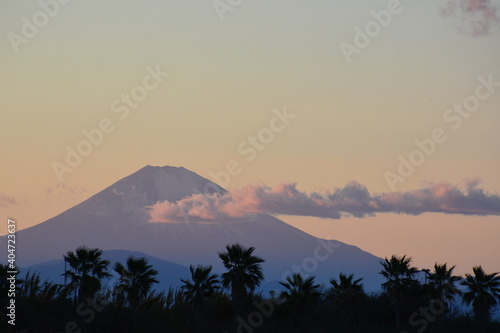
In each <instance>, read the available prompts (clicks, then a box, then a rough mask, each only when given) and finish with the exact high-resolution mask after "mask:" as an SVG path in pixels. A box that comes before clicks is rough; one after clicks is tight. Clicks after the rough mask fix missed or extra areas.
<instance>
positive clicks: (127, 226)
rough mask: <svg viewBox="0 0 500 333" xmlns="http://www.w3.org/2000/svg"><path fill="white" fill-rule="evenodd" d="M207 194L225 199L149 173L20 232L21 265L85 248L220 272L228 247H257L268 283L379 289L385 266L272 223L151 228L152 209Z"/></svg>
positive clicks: (203, 186) (207, 187)
mask: <svg viewBox="0 0 500 333" xmlns="http://www.w3.org/2000/svg"><path fill="white" fill-rule="evenodd" d="M200 192H201V193H204V192H217V193H221V194H222V193H225V192H226V191H225V190H224V189H223V188H221V187H220V186H218V185H216V184H214V183H212V182H210V181H209V180H207V179H205V178H203V177H200V176H199V175H197V174H195V173H193V172H191V171H189V170H186V169H184V168H175V167H152V166H146V167H144V168H142V169H141V170H139V171H137V172H135V173H134V174H132V175H130V176H128V177H125V178H123V179H122V180H120V181H118V182H116V183H114V184H113V185H111V186H109V187H107V188H106V189H104V190H103V191H101V192H99V193H97V194H96V195H94V196H92V197H91V198H89V199H87V200H86V201H84V202H82V203H80V204H79V205H76V206H75V207H73V208H70V209H68V210H67V211H65V212H63V213H62V214H60V215H58V216H56V217H54V218H51V219H49V220H47V221H46V222H43V223H41V224H39V225H36V226H34V227H31V228H28V229H26V230H22V231H19V232H18V234H17V238H18V242H19V244H20V245H19V247H18V248H19V249H18V253H17V255H18V257H17V258H18V262H19V264H20V265H22V266H26V265H32V264H35V263H40V262H45V261H48V260H51V259H55V258H61V256H62V255H63V254H64V253H65V252H67V251H69V250H74V249H75V248H76V247H78V246H79V245H83V244H85V245H87V246H89V247H99V248H102V249H104V250H110V249H125V250H129V251H140V252H143V253H147V254H149V255H152V256H155V257H158V258H160V259H162V260H167V261H170V262H174V263H177V264H180V265H184V266H189V264H194V265H197V264H205V265H207V264H211V265H213V266H214V269H215V270H216V271H219V272H221V271H223V267H222V264H221V262H220V259H219V258H218V256H217V253H218V252H221V251H224V247H225V245H226V244H231V243H241V244H243V245H245V246H254V247H255V248H256V250H255V254H256V255H258V256H261V257H263V258H264V259H265V260H266V262H265V263H264V265H263V267H264V274H265V276H266V280H281V279H282V278H283V276H284V274H286V273H289V272H291V271H293V270H299V271H301V272H302V273H304V274H312V275H317V276H318V280H319V281H320V282H327V281H328V279H329V278H331V277H335V276H337V275H338V273H339V272H340V271H342V272H344V273H355V274H356V275H357V276H362V277H364V278H365V286H366V287H367V288H368V289H369V290H374V289H378V288H379V285H380V282H381V277H380V275H379V274H377V272H378V271H379V270H380V265H379V261H380V258H377V257H375V256H373V255H371V254H369V253H367V252H364V251H362V250H360V249H359V248H357V247H355V246H351V245H348V244H344V243H341V242H336V241H325V240H321V239H318V238H315V237H313V236H311V235H309V234H306V233H304V232H302V231H300V230H298V229H296V228H294V227H292V226H290V225H288V224H286V223H284V222H282V221H280V220H279V219H277V218H275V217H273V216H271V215H267V214H259V215H257V216H255V217H254V218H246V219H245V218H240V219H236V220H226V221H216V222H214V223H150V222H148V220H149V214H148V210H147V207H148V206H151V205H153V204H155V203H157V202H161V201H166V200H167V201H171V202H174V201H177V200H180V199H182V198H184V197H187V196H189V195H191V194H193V193H200Z"/></svg>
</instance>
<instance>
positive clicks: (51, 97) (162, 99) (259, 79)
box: [0, 0, 500, 274]
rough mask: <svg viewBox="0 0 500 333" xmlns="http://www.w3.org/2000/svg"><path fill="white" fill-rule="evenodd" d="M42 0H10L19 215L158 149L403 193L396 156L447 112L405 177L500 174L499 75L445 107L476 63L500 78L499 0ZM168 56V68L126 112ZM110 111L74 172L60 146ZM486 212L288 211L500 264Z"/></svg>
mask: <svg viewBox="0 0 500 333" xmlns="http://www.w3.org/2000/svg"><path fill="white" fill-rule="evenodd" d="M42 2H43V3H57V4H58V5H57V6H58V7H57V8H56V7H54V6H52V7H50V6H49V7H47V8H50V9H49V10H51V11H52V13H51V14H52V16H49V15H47V14H43V13H44V9H43V8H42V7H41V5H40V4H39V2H38V1H22V2H19V1H14V0H8V1H2V2H1V4H0V34H1V36H2V38H1V39H0V63H1V67H2V71H1V75H0V90H1V91H2V94H1V95H0V106H1V111H0V114H1V121H0V142H1V143H0V145H1V151H2V156H3V161H2V169H1V170H2V172H1V173H0V215H1V216H3V219H4V220H5V221H6V220H7V218H9V217H10V218H15V219H16V220H17V221H18V225H19V227H20V228H21V229H23V228H27V227H30V226H33V225H35V224H38V223H40V222H43V221H45V220H47V219H48V218H50V217H53V216H55V215H57V214H59V213H61V212H63V211H64V210H66V209H68V208H70V207H72V206H74V205H76V204H77V203H79V202H81V201H83V200H84V199H86V198H88V197H90V196H92V195H93V194H95V193H97V192H98V191H100V190H102V189H104V188H105V187H107V186H109V185H111V184H112V183H114V182H115V181H117V180H119V179H121V178H123V177H125V176H127V175H129V174H131V173H133V172H135V171H137V170H138V169H140V168H142V167H143V166H145V165H172V166H184V167H185V168H187V169H189V170H192V171H194V172H196V173H198V174H200V175H201V176H203V177H206V178H209V179H211V180H214V181H216V180H215V179H213V178H211V177H210V173H211V172H219V171H221V170H225V169H226V165H227V164H228V162H229V161H236V162H238V163H239V166H240V168H241V172H239V173H238V174H237V175H234V176H232V177H231V178H230V182H229V183H228V184H221V185H226V186H225V187H226V188H227V189H228V190H235V189H239V188H241V187H244V186H247V185H249V184H254V185H258V186H260V185H263V184H266V185H269V186H275V185H277V184H280V183H283V182H287V183H297V188H298V189H300V190H301V191H303V192H306V193H311V192H314V191H317V192H327V191H330V192H332V191H334V190H335V189H337V188H343V187H344V186H345V185H346V184H348V183H350V182H351V181H356V182H358V183H359V184H362V185H363V186H366V188H367V189H368V190H369V191H370V193H372V194H376V193H389V192H392V190H393V189H394V188H391V186H389V184H388V182H387V181H386V177H385V174H386V172H392V173H394V174H397V172H398V165H399V163H400V161H399V160H398V158H399V156H402V157H404V158H405V159H408V158H409V155H410V154H411V153H412V152H413V151H415V150H416V149H417V148H418V147H417V145H416V144H415V140H424V139H427V138H430V137H432V133H433V131H434V130H435V129H436V128H440V129H442V132H443V133H442V135H445V136H446V137H447V139H446V141H445V142H442V143H437V144H436V147H435V152H433V153H432V154H430V155H429V156H427V155H426V156H425V161H424V162H423V163H422V164H421V165H420V166H417V167H416V168H415V171H414V172H413V173H412V174H411V175H410V176H409V177H405V178H406V181H405V182H404V183H397V184H396V185H395V190H396V192H398V191H413V190H416V189H419V188H422V187H425V186H427V185H426V184H429V183H433V184H443V183H446V184H451V185H452V186H455V187H456V188H459V189H462V190H464V191H465V188H466V186H467V184H470V183H471V181H473V182H475V184H478V185H477V186H478V188H480V189H482V190H483V191H484V192H485V193H487V194H488V195H490V196H493V197H495V196H497V195H498V193H499V192H500V177H499V170H500V86H498V85H497V86H496V88H494V90H495V91H489V90H488V88H485V87H483V88H481V92H482V93H483V95H484V94H485V93H486V92H488V91H489V92H490V94H489V96H488V97H487V98H484V99H483V100H481V101H480V103H479V105H478V106H477V110H476V111H474V112H471V113H470V115H469V116H467V117H460V120H457V118H456V116H457V115H458V113H454V114H453V116H454V117H455V118H454V119H455V120H453V121H451V120H450V118H449V117H451V115H452V114H451V113H447V112H448V110H449V109H452V108H453V107H454V104H461V103H464V101H465V100H466V99H467V98H468V97H470V96H474V95H475V94H476V93H477V87H478V85H480V84H481V82H483V81H481V80H480V79H478V78H480V77H482V78H483V79H486V80H487V79H488V78H490V79H491V80H492V81H494V82H500V0H491V1H488V0H482V1H471V0H460V1H459V0H452V1H448V0H438V1H430V0H429V1H410V0H402V1H401V2H400V4H399V5H397V4H396V3H397V2H396V1H394V0H392V1H370V2H366V1H352V0H338V1H327V0H318V1H296V0H265V1H264V0H262V1H241V3H240V4H239V5H237V6H231V5H228V2H227V1H225V0H221V1H219V7H217V8H218V9H217V8H216V7H215V6H214V2H213V1H184V0H175V1H172V0H163V1H158V0H157V1H130V0H120V1H117V0H110V1H104V2H103V1H97V0H88V1H79V0H72V1H67V4H59V2H56V1H55V0H54V1H50V0H42ZM61 2H63V1H61ZM220 3H222V4H226V5H225V6H226V7H220V6H221V5H220ZM234 3H236V1H235V2H234ZM216 4H217V2H216ZM228 6H229V7H228ZM391 6H393V7H391ZM221 8H226V9H227V8H230V9H231V10H227V11H224V12H221V11H223V10H222V9H221ZM388 8H392V9H393V13H392V14H391V17H390V19H389V18H387V16H386V17H385V19H386V23H387V24H384V25H385V27H384V26H381V25H380V24H378V23H377V24H378V26H379V27H380V31H375V32H374V30H372V31H371V34H372V36H373V37H369V38H370V41H369V43H366V44H368V45H366V46H363V47H358V50H357V52H356V53H353V54H351V57H350V61H348V59H347V58H346V56H345V54H344V52H343V51H342V47H341V46H342V45H344V46H345V45H346V44H350V45H353V46H356V43H355V36H356V34H357V32H356V31H358V30H357V28H359V29H360V30H364V29H365V27H368V28H369V27H370V26H371V27H372V28H373V27H374V26H376V25H377V24H375V25H374V23H373V22H376V21H375V17H374V14H373V13H372V11H374V12H376V13H380V11H381V10H384V11H387V10H388ZM395 8H397V9H395ZM45 10H47V9H45ZM218 11H219V12H218ZM40 13H42V14H40ZM44 15H45V16H44ZM375 16H376V15H375ZM44 18H47V19H46V20H44ZM37 20H38V21H37ZM26 22H28V23H29V24H34V23H33V22H35V23H36V22H38V25H39V27H36V26H35V29H36V30H33V29H30V28H29V27H26V25H27V23H26ZM23 34H24V35H23ZM26 34H28V35H29V36H28V35H26ZM358 42H359V40H358ZM365 42H366V41H365ZM342 43H344V44H342ZM358 46H359V45H358ZM156 69H160V70H161V72H164V73H168V76H167V77H164V78H162V82H157V83H158V84H154V82H156V81H154V80H153V79H151V80H149V81H147V82H148V83H149V84H150V85H152V84H154V86H155V87H154V89H151V90H147V97H145V98H144V100H142V101H140V102H139V103H137V106H134V108H132V107H129V112H128V113H127V115H126V116H124V115H125V111H120V112H118V111H117V108H118V107H120V106H121V107H124V106H125V105H126V103H125V102H123V101H122V98H123V97H122V96H123V94H130V93H131V91H133V90H134V89H136V91H139V90H140V89H139V88H136V87H138V86H141V85H143V84H144V77H145V76H146V75H150V74H149V73H150V71H152V70H153V71H154V70H156ZM492 90H493V89H492ZM117 100H118V102H116V101H117ZM469 100H470V99H469ZM284 109H286V111H287V112H288V113H289V114H292V115H295V116H296V117H295V118H293V119H290V121H289V124H286V126H284V127H283V129H282V130H281V131H280V132H276V133H274V134H273V135H274V137H273V138H272V140H269V141H270V142H269V143H268V144H266V145H265V148H263V149H262V150H256V155H255V157H254V158H253V159H251V160H250V161H249V157H250V155H245V154H242V153H241V149H239V147H241V145H242V144H243V143H244V142H246V141H247V140H248V137H249V136H255V135H258V133H259V132H260V131H262V130H263V129H264V128H266V127H269V126H270V121H271V120H272V119H273V117H275V116H276V112H283V110H284ZM122 110H123V109H122ZM115 111H116V112H115ZM446 114H448V118H447V119H448V120H446V119H445V118H446V116H445V115H446ZM120 116H122V118H120ZM103 119H109V120H110V121H111V125H112V126H113V130H112V132H110V133H108V134H104V135H103V139H102V143H100V144H98V145H97V146H93V147H92V152H91V153H90V154H89V155H88V156H85V157H83V158H82V162H81V164H79V165H78V166H77V167H74V168H72V172H71V173H69V172H68V173H64V175H63V176H62V178H63V181H62V182H61V181H60V179H59V178H58V177H57V175H56V173H55V172H54V168H53V167H54V162H57V163H61V164H64V163H65V158H66V154H67V151H66V147H67V146H69V147H71V148H73V149H76V147H77V145H78V144H79V142H81V141H82V140H85V139H86V138H85V136H84V134H83V133H82V131H84V130H87V131H90V130H92V129H95V128H98V126H99V124H100V123H101V122H102V121H103ZM459 122H460V123H459ZM244 147H247V148H248V147H250V146H244ZM478 179H480V180H481V182H479V183H478ZM216 182H217V181H216ZM219 183H220V182H219ZM497 208H499V207H497ZM499 209H500V208H499ZM497 211H498V210H497ZM480 213H481V212H480ZM496 214H498V213H496ZM484 215H485V216H478V215H461V214H442V213H423V214H420V215H415V216H414V215H404V214H393V213H381V214H377V215H375V216H367V217H362V218H361V217H344V218H342V219H330V218H321V217H306V216H290V215H279V217H280V218H281V219H282V220H284V221H285V222H288V223H290V224H292V225H294V226H296V227H298V228H300V229H302V230H304V231H306V232H309V233H311V234H313V235H315V236H320V237H324V238H326V237H331V238H332V239H337V240H339V241H342V242H346V243H350V244H354V245H357V246H359V247H360V248H362V249H363V250H366V251H368V252H371V253H373V254H375V255H377V256H380V257H385V256H390V255H392V254H401V255H402V254H407V255H410V256H413V257H414V259H415V264H416V265H417V266H418V267H420V268H424V267H429V268H430V267H431V266H432V265H433V264H434V262H435V261H438V262H449V263H450V264H452V265H457V272H458V273H460V274H463V273H465V272H469V271H471V268H472V266H473V265H478V264H482V265H483V267H484V268H485V269H486V270H487V271H488V272H489V271H500V260H499V259H498V254H499V253H500V241H499V239H500V216H498V215H495V214H490V213H488V214H484ZM6 225H7V224H5V226H6ZM6 232H7V227H5V228H3V229H1V230H0V234H5V233H6ZM19 246H22V240H20V244H19Z"/></svg>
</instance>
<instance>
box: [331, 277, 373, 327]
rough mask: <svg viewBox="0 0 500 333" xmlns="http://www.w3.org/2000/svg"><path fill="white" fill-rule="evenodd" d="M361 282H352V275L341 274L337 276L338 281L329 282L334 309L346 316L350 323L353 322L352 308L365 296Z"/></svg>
mask: <svg viewBox="0 0 500 333" xmlns="http://www.w3.org/2000/svg"><path fill="white" fill-rule="evenodd" d="M361 280H363V279H362V278H361V279H357V280H354V274H351V275H349V276H347V275H345V274H343V273H340V274H339V279H338V281H337V280H334V279H332V280H330V283H331V284H332V288H331V289H330V293H331V295H332V296H333V300H334V302H335V305H336V307H337V308H338V309H339V310H340V311H341V312H342V313H343V315H344V316H346V315H348V316H349V319H350V320H351V321H353V320H354V306H355V305H356V304H357V303H358V302H359V301H360V300H361V299H363V297H364V296H365V295H366V294H365V291H364V290H363V284H362V283H361Z"/></svg>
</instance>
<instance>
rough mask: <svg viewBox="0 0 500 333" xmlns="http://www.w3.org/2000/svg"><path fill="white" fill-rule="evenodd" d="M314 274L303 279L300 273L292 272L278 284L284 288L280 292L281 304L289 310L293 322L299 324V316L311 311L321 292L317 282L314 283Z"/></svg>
mask: <svg viewBox="0 0 500 333" xmlns="http://www.w3.org/2000/svg"><path fill="white" fill-rule="evenodd" d="M314 279H315V276H311V277H308V278H306V279H304V278H303V277H302V275H300V274H298V273H294V274H293V275H292V276H288V277H287V278H286V279H285V281H283V282H280V284H281V285H282V286H283V287H285V289H286V290H284V291H282V292H281V293H280V298H281V299H282V300H283V301H284V303H283V305H284V307H285V308H287V309H288V311H290V313H291V315H292V320H293V323H294V324H295V325H296V326H300V317H301V316H302V315H304V314H306V313H307V312H309V311H311V310H312V309H313V308H314V307H315V306H316V304H317V303H318V301H319V299H320V297H321V292H320V291H319V287H320V286H319V284H314Z"/></svg>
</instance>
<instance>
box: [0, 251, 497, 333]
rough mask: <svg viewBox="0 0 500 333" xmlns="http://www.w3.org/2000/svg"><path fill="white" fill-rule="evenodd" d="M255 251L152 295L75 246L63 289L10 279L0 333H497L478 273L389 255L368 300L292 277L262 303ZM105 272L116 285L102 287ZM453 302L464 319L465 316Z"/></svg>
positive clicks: (126, 271)
mask: <svg viewBox="0 0 500 333" xmlns="http://www.w3.org/2000/svg"><path fill="white" fill-rule="evenodd" d="M254 250H255V249H254V248H253V247H250V248H246V247H244V246H242V245H239V244H232V245H227V246H226V248H225V251H224V252H220V253H219V258H220V259H221V260H222V263H223V264H224V267H225V268H226V272H224V273H223V274H221V275H220V276H219V275H217V274H214V273H213V272H212V267H211V266H202V265H198V266H193V265H191V266H190V272H191V278H190V279H181V281H182V283H183V285H182V287H180V288H177V289H173V288H171V289H169V290H165V291H156V290H154V285H155V284H156V283H158V282H159V281H158V280H157V279H156V275H157V274H158V272H157V271H156V270H155V269H154V267H152V265H150V264H149V263H148V262H147V260H146V259H145V258H135V257H129V258H128V259H127V260H126V262H125V263H116V264H115V265H114V266H113V267H110V262H109V261H107V260H104V259H103V258H102V250H100V249H96V248H94V249H89V248H87V247H79V248H77V249H76V250H75V251H69V252H68V253H66V254H65V255H64V256H63V258H64V260H65V261H66V264H67V267H68V269H67V270H66V272H64V274H63V275H64V277H65V281H66V282H65V284H62V285H61V284H56V283H53V282H51V281H42V280H41V278H40V275H39V274H38V273H36V272H27V273H25V275H24V277H23V278H21V275H19V274H18V275H17V278H16V283H15V288H16V296H15V312H16V314H15V315H16V317H15V324H16V325H15V326H13V325H11V324H9V323H8V321H9V320H10V318H9V317H8V316H6V315H2V317H1V318H0V328H1V330H0V331H1V332H18V333H21V332H26V333H28V332H43V333H48V332H54V333H56V332H57V333H60V332H64V333H67V332H70V333H80V332H106V333H114V332H119V333H126V332H134V333H135V332H194V333H197V332H208V333H210V332H217V333H220V332H245V333H247V332H313V333H314V332H318V333H319V332H367V333H368V332H370V333H377V332H380V333H382V332H384V333H386V332H398V333H399V332H407V333H410V332H419V333H422V332H429V333H431V332H454V333H456V332H467V333H476V332H478V333H481V332H484V333H486V332H500V323H499V322H495V321H492V320H491V317H492V313H493V312H494V310H495V309H496V307H497V306H498V304H499V303H500V276H499V275H498V273H491V274H487V273H486V272H484V270H483V269H482V267H481V266H477V267H474V268H473V271H472V274H466V276H465V278H462V277H460V276H455V275H454V274H453V270H454V268H455V266H452V267H449V266H448V265H447V264H446V263H445V264H437V263H436V264H435V265H434V267H433V269H432V270H428V269H424V270H419V269H417V268H416V267H413V266H412V259H411V258H410V257H407V256H402V257H399V256H395V255H393V256H392V257H390V258H385V259H384V260H383V261H382V262H381V271H380V274H382V276H383V277H384V278H385V282H384V283H383V284H382V285H381V289H382V291H381V292H379V293H372V294H367V293H366V292H365V290H364V289H363V280H362V279H361V278H356V277H355V276H353V275H352V274H350V275H348V274H344V273H340V274H339V275H338V276H337V277H334V278H332V279H331V280H330V284H329V285H328V286H321V285H319V284H317V283H316V282H315V277H314V276H302V275H300V274H292V275H290V276H288V277H286V279H285V280H284V281H281V282H280V284H281V286H282V291H279V292H275V291H271V292H269V295H264V294H262V293H258V292H256V289H257V287H258V286H259V285H260V284H261V282H262V281H263V279H264V275H263V271H262V267H261V263H263V262H264V259H262V258H260V257H258V256H256V255H254V254H253V252H254ZM111 269H112V270H113V271H114V272H115V273H116V274H117V275H118V281H117V282H116V283H114V284H113V286H112V287H111V288H103V281H104V280H106V279H109V278H110V277H111V274H110V270H111ZM8 271H10V269H9V266H8V265H0V282H1V283H0V306H1V308H2V309H6V308H7V307H8V306H9V304H10V303H9V302H10V299H9V297H8V296H7V295H8V291H9V288H11V287H12V286H11V281H13V280H12V279H11V280H8V278H9V277H11V274H9V273H7V272H8ZM460 286H461V288H459V287H460ZM462 303H463V304H465V305H470V306H471V307H470V308H471V309H472V311H470V313H469V312H467V311H465V312H464V311H463V310H462V309H463V307H462V306H461V305H462ZM2 312H4V311H2ZM8 313H9V310H7V314H8Z"/></svg>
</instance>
